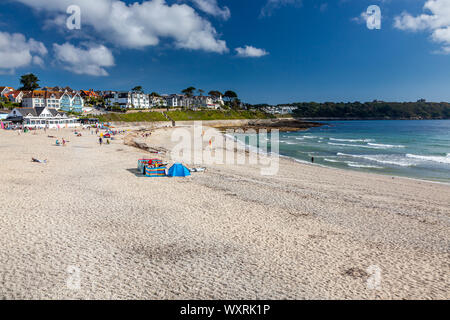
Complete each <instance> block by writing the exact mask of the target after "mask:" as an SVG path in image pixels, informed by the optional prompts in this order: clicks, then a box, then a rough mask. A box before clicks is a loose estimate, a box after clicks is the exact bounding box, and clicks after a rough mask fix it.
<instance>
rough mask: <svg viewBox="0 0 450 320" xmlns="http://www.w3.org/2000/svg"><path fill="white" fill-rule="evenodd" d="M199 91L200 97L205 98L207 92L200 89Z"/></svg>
mask: <svg viewBox="0 0 450 320" xmlns="http://www.w3.org/2000/svg"><path fill="white" fill-rule="evenodd" d="M197 91H198V95H199V96H200V97H203V94H204V93H205V90H203V89H198V90H197Z"/></svg>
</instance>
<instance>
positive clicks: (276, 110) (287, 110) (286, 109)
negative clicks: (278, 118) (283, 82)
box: [263, 106, 297, 114]
mask: <svg viewBox="0 0 450 320" xmlns="http://www.w3.org/2000/svg"><path fill="white" fill-rule="evenodd" d="M296 109H297V107H295V106H268V107H265V108H263V110H264V112H267V113H270V114H292V113H294V111H295V110H296Z"/></svg>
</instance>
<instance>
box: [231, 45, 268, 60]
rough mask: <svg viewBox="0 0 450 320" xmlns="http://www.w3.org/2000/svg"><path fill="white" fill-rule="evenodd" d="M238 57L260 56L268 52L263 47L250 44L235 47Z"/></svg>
mask: <svg viewBox="0 0 450 320" xmlns="http://www.w3.org/2000/svg"><path fill="white" fill-rule="evenodd" d="M236 52H237V55H238V57H243V58H260V57H264V56H267V55H268V54H269V53H268V52H267V51H266V50H264V49H258V48H255V47H252V46H245V47H244V48H236Z"/></svg>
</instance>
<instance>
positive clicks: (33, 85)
mask: <svg viewBox="0 0 450 320" xmlns="http://www.w3.org/2000/svg"><path fill="white" fill-rule="evenodd" d="M39 81H40V80H39V79H38V77H36V76H35V75H34V74H32V73H29V74H25V75H23V76H21V77H20V83H21V84H22V87H21V88H20V89H19V90H22V91H33V90H36V89H39V88H40V86H39V83H38V82H39Z"/></svg>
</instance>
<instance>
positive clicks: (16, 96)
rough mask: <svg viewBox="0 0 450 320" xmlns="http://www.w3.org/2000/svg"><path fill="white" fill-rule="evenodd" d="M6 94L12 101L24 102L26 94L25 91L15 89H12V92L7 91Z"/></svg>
mask: <svg viewBox="0 0 450 320" xmlns="http://www.w3.org/2000/svg"><path fill="white" fill-rule="evenodd" d="M5 96H6V97H7V98H8V100H9V101H11V102H14V103H22V99H23V96H24V94H23V91H19V90H14V91H10V92H8V93H6V94H5Z"/></svg>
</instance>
